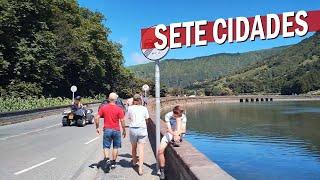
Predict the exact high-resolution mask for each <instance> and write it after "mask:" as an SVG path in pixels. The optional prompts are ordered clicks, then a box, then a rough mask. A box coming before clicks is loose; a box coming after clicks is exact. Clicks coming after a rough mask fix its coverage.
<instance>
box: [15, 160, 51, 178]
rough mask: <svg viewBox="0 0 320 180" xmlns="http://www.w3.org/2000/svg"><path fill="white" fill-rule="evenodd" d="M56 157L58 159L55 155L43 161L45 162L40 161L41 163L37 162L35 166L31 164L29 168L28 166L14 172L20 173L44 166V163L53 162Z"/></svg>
mask: <svg viewBox="0 0 320 180" xmlns="http://www.w3.org/2000/svg"><path fill="white" fill-rule="evenodd" d="M55 159H56V158H55V157H54V158H51V159H48V160H46V161H43V162H41V163H39V164H36V165H34V166H31V167H29V168H27V169H24V170H21V171H18V172H16V173H14V175H19V174H22V173H24V172H27V171H30V170H31V169H34V168H36V167H39V166H42V165H44V164H47V163H48V162H51V161H53V160H55Z"/></svg>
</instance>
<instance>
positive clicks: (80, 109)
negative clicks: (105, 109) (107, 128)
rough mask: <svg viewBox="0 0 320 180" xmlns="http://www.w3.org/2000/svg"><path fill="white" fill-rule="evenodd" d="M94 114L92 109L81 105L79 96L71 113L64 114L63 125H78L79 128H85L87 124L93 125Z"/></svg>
mask: <svg viewBox="0 0 320 180" xmlns="http://www.w3.org/2000/svg"><path fill="white" fill-rule="evenodd" d="M92 113H93V110H92V109H85V107H84V106H83V104H82V103H81V96H77V97H76V98H75V101H74V103H73V104H72V106H71V111H67V112H64V113H63V115H64V116H63V118H62V125H63V126H70V125H73V124H76V125H77V126H80V127H83V126H85V125H86V124H93V123H94V119H93V117H94V116H93V114H92Z"/></svg>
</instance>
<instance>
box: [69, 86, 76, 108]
mask: <svg viewBox="0 0 320 180" xmlns="http://www.w3.org/2000/svg"><path fill="white" fill-rule="evenodd" d="M70 90H71V92H72V104H74V93H75V92H76V91H77V86H74V85H73V86H71V88H70Z"/></svg>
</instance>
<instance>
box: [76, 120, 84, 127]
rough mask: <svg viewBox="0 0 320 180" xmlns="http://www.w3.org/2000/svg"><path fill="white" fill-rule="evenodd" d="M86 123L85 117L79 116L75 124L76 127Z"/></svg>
mask: <svg viewBox="0 0 320 180" xmlns="http://www.w3.org/2000/svg"><path fill="white" fill-rule="evenodd" d="M85 125H86V119H85V118H81V119H78V120H77V126H78V127H84V126H85Z"/></svg>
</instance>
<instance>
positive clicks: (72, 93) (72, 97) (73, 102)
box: [72, 92, 74, 104]
mask: <svg viewBox="0 0 320 180" xmlns="http://www.w3.org/2000/svg"><path fill="white" fill-rule="evenodd" d="M72 104H74V92H72Z"/></svg>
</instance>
